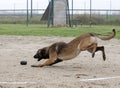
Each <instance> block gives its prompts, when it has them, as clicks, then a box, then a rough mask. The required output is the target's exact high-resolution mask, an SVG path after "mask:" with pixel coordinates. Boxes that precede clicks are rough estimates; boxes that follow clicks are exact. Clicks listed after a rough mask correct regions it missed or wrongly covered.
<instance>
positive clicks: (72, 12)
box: [72, 0, 73, 27]
mask: <svg viewBox="0 0 120 88" xmlns="http://www.w3.org/2000/svg"><path fill="white" fill-rule="evenodd" d="M72 27H73V0H72Z"/></svg>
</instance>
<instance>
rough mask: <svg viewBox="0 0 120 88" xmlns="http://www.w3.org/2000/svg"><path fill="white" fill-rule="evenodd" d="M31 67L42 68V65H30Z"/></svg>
mask: <svg viewBox="0 0 120 88" xmlns="http://www.w3.org/2000/svg"><path fill="white" fill-rule="evenodd" d="M31 67H43V65H31Z"/></svg>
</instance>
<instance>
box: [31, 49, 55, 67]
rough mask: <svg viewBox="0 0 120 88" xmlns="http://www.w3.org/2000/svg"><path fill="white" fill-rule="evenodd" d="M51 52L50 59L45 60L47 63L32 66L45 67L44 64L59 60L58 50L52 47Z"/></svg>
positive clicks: (47, 64)
mask: <svg viewBox="0 0 120 88" xmlns="http://www.w3.org/2000/svg"><path fill="white" fill-rule="evenodd" d="M49 53H50V56H49V59H48V60H47V61H45V63H43V64H38V65H32V67H43V66H50V65H51V64H53V63H54V62H55V61H56V60H57V52H56V51H55V50H54V49H51V50H50V51H49Z"/></svg>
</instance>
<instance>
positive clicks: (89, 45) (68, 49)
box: [31, 29, 116, 67]
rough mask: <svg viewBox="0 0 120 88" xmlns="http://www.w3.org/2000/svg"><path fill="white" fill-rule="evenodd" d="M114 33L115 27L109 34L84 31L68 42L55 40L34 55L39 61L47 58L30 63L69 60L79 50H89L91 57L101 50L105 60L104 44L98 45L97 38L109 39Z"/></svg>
mask: <svg viewBox="0 0 120 88" xmlns="http://www.w3.org/2000/svg"><path fill="white" fill-rule="evenodd" d="M115 34H116V31H115V29H113V30H112V33H111V34H108V35H101V34H97V33H85V34H82V35H80V36H79V37H77V38H75V39H73V40H72V41H70V42H69V43H65V42H57V43H54V44H52V45H50V46H47V47H44V48H42V49H39V50H38V51H37V53H36V54H35V55H34V58H35V59H37V60H38V61H40V60H41V59H47V60H46V61H45V63H43V64H37V65H31V66H32V67H43V66H51V65H53V64H56V63H59V62H62V61H64V60H70V59H73V58H75V57H76V56H77V55H78V54H79V53H80V52H81V51H85V50H87V51H89V52H90V53H92V57H94V56H95V52H97V51H102V57H103V60H104V61H105V60H106V55H105V51H104V46H98V43H97V38H99V39H101V40H110V39H112V38H113V37H114V36H115Z"/></svg>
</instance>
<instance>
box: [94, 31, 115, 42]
mask: <svg viewBox="0 0 120 88" xmlns="http://www.w3.org/2000/svg"><path fill="white" fill-rule="evenodd" d="M93 35H94V36H96V37H98V38H100V39H101V40H110V39H112V38H113V37H114V36H115V35H116V31H115V29H113V30H112V33H111V34H109V35H101V34H96V33H94V34H93Z"/></svg>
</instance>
